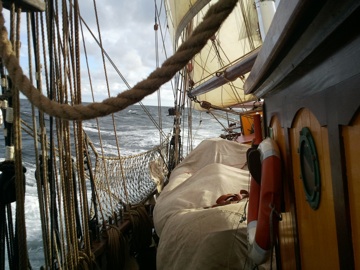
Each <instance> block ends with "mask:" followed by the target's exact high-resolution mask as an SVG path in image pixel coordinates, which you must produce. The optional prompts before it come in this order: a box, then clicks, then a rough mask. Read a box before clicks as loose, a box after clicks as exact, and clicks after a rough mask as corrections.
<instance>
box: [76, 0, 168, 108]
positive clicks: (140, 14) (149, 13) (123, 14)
mask: <svg viewBox="0 0 360 270" xmlns="http://www.w3.org/2000/svg"><path fill="white" fill-rule="evenodd" d="M79 3H80V10H81V15H82V17H83V18H84V20H85V21H86V23H87V24H88V25H89V27H90V28H91V29H93V32H94V33H97V26H96V20H95V14H94V5H93V1H79ZM156 5H157V8H158V10H161V13H162V15H163V16H162V17H161V18H160V19H159V21H158V24H159V25H161V27H162V30H163V33H164V34H165V35H166V37H167V38H166V43H165V46H166V53H167V55H168V56H171V55H172V54H173V51H172V46H171V42H170V39H169V33H168V32H167V30H166V20H165V16H164V14H165V12H164V11H165V7H164V5H163V3H161V0H156ZM97 11H98V18H99V24H100V31H101V33H102V42H103V46H104V49H105V50H106V52H107V53H108V54H109V55H110V57H111V59H112V61H113V62H114V63H115V64H116V66H117V68H118V69H119V70H120V72H121V73H122V75H123V76H124V77H125V79H126V80H127V82H128V83H129V84H130V86H134V85H135V84H136V83H137V82H139V81H141V80H143V79H145V78H146V77H147V76H148V75H149V74H150V73H151V72H152V71H153V70H154V69H155V68H156V49H155V31H154V24H155V0H131V1H129V0H102V1H97ZM84 32H85V31H84ZM165 32H166V33H165ZM85 39H87V40H89V41H92V45H93V46H91V47H88V48H87V51H88V54H89V53H91V54H92V58H91V59H92V64H93V68H94V72H95V73H94V74H95V78H96V80H95V82H94V81H93V83H95V84H96V85H97V88H96V92H97V93H98V94H100V93H107V89H106V86H105V84H104V80H103V76H102V74H103V73H104V72H103V68H102V62H99V61H96V60H99V49H98V46H97V45H96V44H95V42H93V38H92V37H90V34H89V33H87V34H86V37H85ZM158 54H159V65H161V64H162V63H163V62H164V60H165V50H164V48H163V44H162V40H161V33H160V30H158ZM82 72H84V73H86V72H87V71H86V70H85V69H83V71H82ZM108 76H109V78H110V79H109V81H111V87H110V88H111V95H112V96H114V95H116V94H118V93H119V92H122V91H123V90H126V89H127V87H126V85H125V84H124V83H123V82H122V80H121V78H120V77H119V76H118V74H117V73H116V71H115V70H114V69H113V68H112V67H111V66H110V65H108ZM94 89H95V87H94ZM98 94H96V96H101V95H98ZM160 95H161V105H162V106H173V105H174V101H173V100H174V98H173V91H172V89H171V86H170V84H167V85H165V86H164V87H162V88H161V92H160ZM106 97H107V96H105V95H104V98H106ZM84 98H85V97H84ZM157 99H158V94H157V93H154V94H153V95H151V96H149V97H146V98H145V99H144V100H143V101H142V102H143V103H144V104H146V105H157Z"/></svg>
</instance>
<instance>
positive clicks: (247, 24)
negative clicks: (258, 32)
mask: <svg viewBox="0 0 360 270" xmlns="http://www.w3.org/2000/svg"><path fill="white" fill-rule="evenodd" d="M252 6H253V5H252V4H248V7H249V9H250V8H251V7H252ZM240 8H241V13H242V15H243V19H244V24H245V30H246V34H247V37H248V39H249V45H250V47H251V49H252V50H255V45H254V40H253V38H252V35H251V31H250V30H251V28H250V18H249V16H248V15H249V13H250V12H249V11H246V9H245V6H244V1H240Z"/></svg>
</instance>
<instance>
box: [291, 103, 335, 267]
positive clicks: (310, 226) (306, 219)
mask: <svg viewBox="0 0 360 270" xmlns="http://www.w3.org/2000/svg"><path fill="white" fill-rule="evenodd" d="M303 127H308V128H309V129H310V131H311V134H312V136H313V138H314V141H315V145H316V150H317V154H318V160H319V167H320V175H321V195H320V197H321V200H320V205H319V208H318V209H316V210H313V209H312V208H311V207H310V205H309V203H308V202H307V200H306V195H305V191H304V186H303V182H302V179H301V170H300V155H299V152H298V147H299V141H300V131H301V129H302V128H303ZM289 133H290V134H289V136H290V148H291V149H290V151H291V159H292V174H293V184H294V194H295V205H296V216H297V220H298V224H297V228H298V240H299V249H300V259H301V267H302V269H339V257H338V243H337V234H336V222H335V212H334V200H335V198H334V196H333V187H332V177H331V168H330V158H329V156H330V155H329V142H328V141H329V140H328V130H327V128H326V127H321V125H320V124H319V122H318V120H317V119H316V117H315V116H314V115H313V114H312V113H311V111H310V110H308V109H301V110H300V111H299V112H298V113H297V115H296V116H295V118H294V122H293V124H292V126H291V128H290V132H289ZM325 247H326V248H325Z"/></svg>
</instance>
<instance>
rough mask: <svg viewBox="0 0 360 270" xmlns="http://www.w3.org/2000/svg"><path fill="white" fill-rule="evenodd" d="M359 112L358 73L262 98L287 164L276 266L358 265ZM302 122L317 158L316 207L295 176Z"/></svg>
mask: <svg viewBox="0 0 360 270" xmlns="http://www.w3.org/2000/svg"><path fill="white" fill-rule="evenodd" d="M285 93H286V92H285ZM284 104H285V106H284ZM359 111H360V75H359V76H354V77H352V78H351V79H349V80H346V81H344V82H342V83H339V84H337V85H336V86H334V87H331V88H329V89H328V90H327V91H324V92H321V93H316V94H314V95H310V96H305V97H302V98H299V97H298V96H297V97H294V98H289V96H288V95H284V94H282V93H278V94H277V95H274V96H272V97H269V98H268V99H267V100H266V104H265V114H264V117H265V121H264V123H265V126H266V127H267V128H271V130H272V132H268V134H271V133H272V134H273V137H274V139H275V140H276V142H277V143H278V145H279V147H280V149H281V154H282V157H283V159H284V161H283V164H284V165H285V166H284V170H283V174H284V176H283V183H284V185H283V186H284V190H283V192H284V213H283V217H284V219H283V221H281V222H280V233H279V243H280V252H281V267H280V269H360V257H359V254H360V253H359V252H360V199H359V198H360V196H359V195H360V177H359V175H360V171H359V170H360V166H359V157H360V142H359V140H360V113H359ZM305 126H307V127H309V128H310V131H311V133H312V136H313V137H314V140H315V144H316V147H317V152H318V155H319V160H320V161H319V162H320V169H321V181H322V186H321V198H320V206H319V209H318V210H312V209H311V208H310V206H309V205H308V203H307V202H306V199H305V194H304V189H303V186H302V182H301V179H300V177H299V176H300V167H299V166H300V165H299V155H298V152H297V150H298V145H299V132H300V130H301V129H302V128H303V127H305ZM292 244H293V245H294V247H293V248H289V246H291V245H292ZM293 253H295V256H292V255H291V254H293ZM289 256H291V257H290V258H289ZM294 257H295V259H294ZM294 261H295V262H294ZM294 263H295V264H296V267H293V265H294Z"/></svg>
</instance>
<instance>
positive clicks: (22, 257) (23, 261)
mask: <svg viewBox="0 0 360 270" xmlns="http://www.w3.org/2000/svg"><path fill="white" fill-rule="evenodd" d="M14 7H15V5H14V4H12V9H14ZM20 19H21V9H20V8H18V9H17V10H16V33H15V38H16V40H15V43H14V47H15V52H16V57H17V58H18V59H19V56H20ZM11 92H12V97H13V108H14V110H13V113H14V121H13V128H14V134H13V135H14V137H15V138H14V147H15V149H16V150H17V149H22V141H21V122H20V95H19V89H18V88H17V87H16V86H15V85H12V89H11ZM14 161H15V171H16V172H21V171H22V170H23V166H22V153H21V151H15V160H14ZM24 182H25V175H24V174H23V173H15V183H16V223H15V231H16V232H15V233H16V236H15V238H17V239H16V240H17V241H18V243H15V245H16V244H17V248H18V250H17V251H15V254H16V255H17V258H16V259H17V260H18V262H16V265H17V266H18V267H19V269H25V268H27V267H28V252H27V242H26V225H25V185H24V184H23V183H24Z"/></svg>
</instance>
